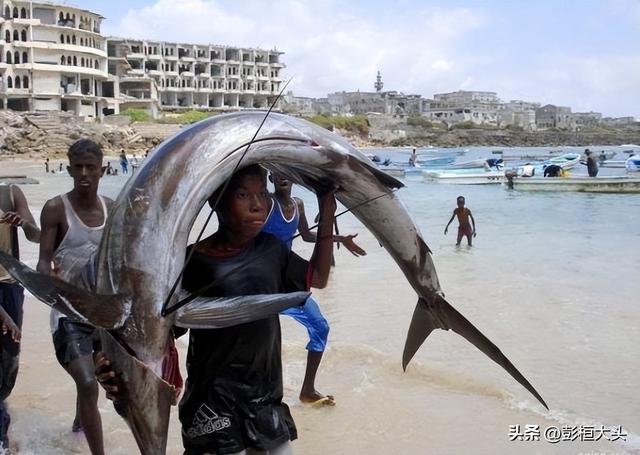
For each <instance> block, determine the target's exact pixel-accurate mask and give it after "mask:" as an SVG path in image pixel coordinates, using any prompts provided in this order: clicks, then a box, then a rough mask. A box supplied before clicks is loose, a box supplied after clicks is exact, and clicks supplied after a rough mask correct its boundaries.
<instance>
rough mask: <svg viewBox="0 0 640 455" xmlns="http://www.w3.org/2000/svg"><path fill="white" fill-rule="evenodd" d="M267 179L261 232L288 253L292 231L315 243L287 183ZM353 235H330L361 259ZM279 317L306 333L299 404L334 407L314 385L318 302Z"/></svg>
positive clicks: (322, 343)
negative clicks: (292, 321)
mask: <svg viewBox="0 0 640 455" xmlns="http://www.w3.org/2000/svg"><path fill="white" fill-rule="evenodd" d="M269 179H270V180H271V182H272V183H273V186H274V188H275V192H274V193H273V194H272V195H271V198H270V208H269V215H268V216H267V220H266V221H265V224H264V226H263V228H262V231H263V232H268V233H269V234H273V235H275V236H276V237H277V238H278V239H280V240H281V241H282V242H283V243H285V244H286V245H287V248H288V249H289V250H291V246H292V243H293V237H294V235H295V233H296V231H299V232H300V235H301V237H302V240H304V241H305V242H312V243H315V242H316V240H317V235H316V234H315V233H314V232H311V231H310V230H309V223H308V221H307V217H306V215H305V212H304V202H302V199H299V198H297V197H296V198H294V197H291V187H292V184H291V181H290V180H288V179H287V178H286V177H284V176H282V175H279V174H273V175H271V176H269ZM356 235H357V234H356ZM356 235H347V236H342V235H334V236H333V241H334V242H340V243H342V244H343V245H344V246H345V248H347V249H348V250H349V251H350V252H351V253H352V254H353V255H354V256H364V255H366V254H367V253H366V252H365V251H364V250H363V249H362V248H360V247H359V246H358V245H356V244H355V242H354V241H353V238H354V237H355V236H356ZM281 314H284V315H286V316H291V317H292V318H294V319H295V320H296V321H298V322H299V323H300V324H302V325H303V326H304V327H305V328H306V329H307V332H308V334H309V343H308V344H307V351H308V353H307V368H306V371H305V375H304V380H303V382H302V389H301V390H300V401H302V402H303V403H312V404H316V405H330V406H331V405H334V404H335V399H334V397H333V396H332V395H323V394H321V393H320V392H318V391H317V390H316V386H315V381H316V373H317V372H318V368H319V367H320V362H321V360H322V355H323V353H324V350H325V347H326V345H327V339H328V336H329V323H328V322H327V320H326V319H325V317H324V316H323V315H322V313H321V312H320V307H319V306H318V302H316V300H315V299H314V298H313V296H311V297H309V298H308V299H307V301H306V302H305V304H304V305H302V306H299V307H292V308H289V309H287V310H284V311H283V312H282V313H281Z"/></svg>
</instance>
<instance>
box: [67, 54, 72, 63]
mask: <svg viewBox="0 0 640 455" xmlns="http://www.w3.org/2000/svg"><path fill="white" fill-rule="evenodd" d="M71 63H72V62H71V56H70V55H68V56H67V65H71Z"/></svg>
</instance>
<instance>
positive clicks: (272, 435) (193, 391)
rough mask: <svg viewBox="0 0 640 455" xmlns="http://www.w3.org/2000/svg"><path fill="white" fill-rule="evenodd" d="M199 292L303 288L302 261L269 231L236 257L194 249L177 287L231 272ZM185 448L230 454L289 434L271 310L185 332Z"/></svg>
mask: <svg viewBox="0 0 640 455" xmlns="http://www.w3.org/2000/svg"><path fill="white" fill-rule="evenodd" d="M240 265H241V266H242V267H241V268H240V270H237V271H235V272H232V273H230V274H229V276H226V277H225V278H224V279H222V280H220V281H221V282H220V283H219V284H216V286H214V287H213V288H212V289H210V290H209V291H208V292H207V293H206V294H205V295H208V296H222V297H230V296H237V295H254V294H271V293H280V292H292V291H304V290H306V274H307V269H308V262H307V261H305V260H304V259H302V258H300V257H299V256H297V255H296V254H295V253H293V252H291V251H289V250H288V248H287V247H286V245H285V244H284V243H282V242H281V241H280V240H278V239H277V238H275V237H274V236H272V235H270V234H264V233H261V234H260V235H258V237H256V239H255V241H254V244H253V246H251V247H250V248H248V249H247V250H245V251H243V252H242V253H240V254H239V255H237V256H234V257H230V258H218V257H212V256H208V255H205V254H203V253H200V252H198V251H196V252H195V253H194V254H193V257H192V258H191V261H190V262H189V264H188V265H187V267H186V269H185V273H184V277H183V282H182V285H183V287H184V288H185V289H186V290H188V291H195V290H197V289H199V288H201V287H203V286H205V285H207V284H209V283H211V282H212V281H214V280H215V279H216V278H218V277H221V276H225V275H226V274H227V273H229V272H230V271H231V270H233V269H235V268H237V267H238V266H240ZM179 415H180V421H181V422H182V439H183V444H184V447H185V454H188V455H192V454H202V453H215V454H219V455H222V454H230V453H236V452H241V451H242V450H244V449H245V448H249V447H250V448H255V449H258V450H270V449H273V448H275V447H277V446H279V445H281V444H283V443H284V442H286V441H288V440H293V439H295V438H296V437H297V434H296V428H295V424H294V422H293V418H292V417H291V414H290V412H289V408H288V407H287V405H286V404H284V403H282V359H281V355H280V321H279V319H278V315H277V314H276V315H273V316H271V317H269V318H266V319H261V320H259V321H255V322H250V323H247V324H241V325H237V326H233V327H227V328H223V329H209V330H195V329H192V330H191V331H190V335H189V351H188V355H187V382H186V386H185V393H184V396H183V397H182V400H181V401H180V410H179Z"/></svg>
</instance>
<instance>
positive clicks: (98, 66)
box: [93, 60, 100, 69]
mask: <svg viewBox="0 0 640 455" xmlns="http://www.w3.org/2000/svg"><path fill="white" fill-rule="evenodd" d="M93 67H94V68H95V69H100V65H99V64H98V61H97V60H96V61H95V62H94V63H93Z"/></svg>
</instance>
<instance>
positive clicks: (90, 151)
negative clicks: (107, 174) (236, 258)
mask: <svg viewBox="0 0 640 455" xmlns="http://www.w3.org/2000/svg"><path fill="white" fill-rule="evenodd" d="M67 156H68V157H69V166H68V167H67V171H68V172H69V175H71V177H73V189H72V190H71V191H70V192H68V193H66V194H62V195H60V196H56V197H54V198H53V199H50V200H48V201H47V202H46V204H45V205H44V208H43V209H42V215H41V224H42V239H41V242H40V257H39V260H38V271H39V272H40V273H43V274H46V275H53V276H56V277H58V278H60V279H62V280H64V281H67V282H74V283H76V282H78V281H79V282H82V283H83V284H84V285H85V286H91V285H92V284H93V283H91V282H90V277H91V276H93V274H92V273H86V272H87V269H88V268H90V266H91V264H92V263H91V262H90V259H89V258H91V257H92V256H93V253H94V252H95V251H96V250H97V249H98V246H99V244H100V239H101V238H102V231H103V229H104V226H105V223H106V220H107V213H108V210H109V208H110V206H111V204H112V203H113V202H112V201H111V200H110V199H107V198H105V197H103V196H99V195H98V184H99V182H100V177H101V176H102V158H103V156H102V150H101V149H100V146H99V145H98V144H96V143H95V142H93V141H91V140H89V139H81V140H79V141H77V142H75V143H74V144H72V145H71V146H70V147H69V151H68V153H67ZM51 331H52V333H53V344H54V347H55V351H56V358H57V359H58V362H59V363H60V365H62V367H63V368H64V369H65V370H66V371H67V373H69V375H70V376H71V377H72V378H73V381H74V382H75V384H76V392H77V401H76V415H75V419H74V421H73V425H72V430H73V431H74V432H79V431H84V434H85V436H86V438H87V443H88V444H89V449H90V450H91V453H92V454H93V455H104V445H103V439H102V421H101V418H100V412H99V410H98V383H97V381H96V377H95V367H94V363H93V352H94V349H95V348H97V343H98V338H97V334H96V333H95V329H94V327H93V326H91V325H88V324H83V323H80V322H75V321H73V320H72V319H70V318H67V317H66V316H63V315H62V314H60V313H59V312H57V311H56V310H52V311H51Z"/></svg>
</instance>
